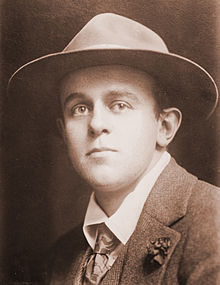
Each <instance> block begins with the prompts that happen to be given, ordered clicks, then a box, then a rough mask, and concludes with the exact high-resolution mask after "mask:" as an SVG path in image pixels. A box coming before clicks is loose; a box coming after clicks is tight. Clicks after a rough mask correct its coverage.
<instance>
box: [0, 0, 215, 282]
mask: <svg viewBox="0 0 220 285" xmlns="http://www.w3.org/2000/svg"><path fill="white" fill-rule="evenodd" d="M218 2H219V1H218V0H194V1H191V0H184V1H182V0H136V1H131V0H120V1H119V0H117V1H116V0H105V1H104V0H98V1H97V0H96V1H95V0H78V1H76V0H63V1H60V0H7V1H6V0H5V1H1V2H0V5H1V6H0V7H1V18H0V23H1V26H0V27H1V50H0V51H1V53H0V57H1V70H0V77H1V103H2V105H1V109H0V112H1V118H2V119H3V116H2V114H3V111H4V103H5V98H6V86H7V81H8V79H9V77H10V75H11V74H12V73H13V72H14V71H15V70H16V69H17V68H19V67H20V66H21V65H23V64H25V63H26V62H28V61H30V60H32V59H35V58H37V57H40V56H43V55H45V54H49V53H53V52H59V51H61V50H62V49H63V48H64V47H65V46H66V45H67V43H68V42H69V41H70V40H71V39H72V38H73V36H74V35H75V34H76V33H77V32H78V31H79V30H80V29H81V28H82V27H83V26H84V25H85V24H86V23H87V22H88V21H89V20H90V19H91V18H92V17H93V16H95V15H96V14H99V13H102V12H114V13H118V14H121V15H123V16H127V17H129V18H132V19H134V20H137V21H139V22H141V23H142V24H144V25H146V26H148V27H149V28H151V29H152V30H154V31H155V32H156V33H158V34H159V35H160V36H161V37H162V38H163V39H164V40H165V42H166V43H167V46H168V48H169V50H170V51H171V52H173V53H177V54H180V55H182V56H185V57H188V58H190V59H192V60H194V61H195V62H197V63H198V64H200V65H202V66H203V67H204V68H206V69H207V71H208V72H209V73H210V74H211V75H212V76H213V78H214V79H215V80H216V82H217V83H218V85H219V86H220V60H218V58H219V56H220V35H219V33H220V20H219V14H220V4H219V3H218ZM174 80H175V78H174ZM18 96H19V94H18ZM21 104H22V102H21ZM218 122H220V107H219V106H218V108H217V112H216V113H215V115H214V116H212V118H210V119H209V120H208V121H206V122H197V124H195V125H191V126H188V127H187V129H185V130H182V131H179V133H178V135H177V138H176V140H175V141H174V143H173V145H172V146H171V148H170V152H171V153H172V155H173V156H174V157H175V158H176V160H177V161H178V162H179V163H180V164H181V165H183V166H184V167H185V168H186V169H187V170H189V171H190V172H192V173H193V174H195V175H197V176H198V177H199V178H201V179H203V180H205V181H207V182H210V183H212V184H215V185H220V169H219V167H220V163H219V156H220V155H219V151H218V148H219V139H220V124H219V123H218ZM46 124H47V122H45V125H46ZM27 125H28V122H27ZM15 129H16V126H15ZM27 130H28V131H27ZM27 130H26V128H25V127H24V128H22V130H21V131H20V130H16V131H15V132H12V131H8V130H7V121H5V120H4V124H3V132H2V134H3V135H2V142H3V144H2V148H1V151H2V160H1V162H2V163H1V186H2V191H1V193H2V196H1V198H2V199H1V214H2V215H1V220H2V221H3V222H2V223H1V229H0V230H1V233H2V234H1V241H2V243H1V244H2V247H1V256H2V263H1V264H2V265H1V268H2V274H3V273H4V275H5V278H7V279H8V280H10V281H11V282H16V281H17V282H23V281H40V278H41V277H40V271H41V265H42V263H43V260H44V258H45V255H46V252H47V249H48V247H49V246H50V245H51V244H52V243H53V242H54V241H55V240H56V239H57V238H58V237H59V236H61V235H62V234H64V233H65V232H67V231H68V230H69V229H71V228H72V227H74V226H75V225H76V224H77V223H79V222H80V221H81V220H82V218H83V214H84V211H85V207H86V203H87V200H88V193H89V191H90V189H89V187H88V186H87V185H85V184H84V183H83V182H82V181H81V180H80V178H79V177H78V176H77V175H76V174H75V173H74V171H73V170H72V167H71V165H70V162H69V160H68V158H67V154H66V150H65V146H64V144H63V142H62V140H61V139H60V138H59V136H58V135H57V136H56V135H52V134H51V133H50V132H45V128H44V127H43V126H42V128H41V126H38V127H35V126H32V128H30V127H28V128H27ZM30 130H31V131H30ZM15 134H16V135H15ZM27 265H28V266H27ZM28 267H29V269H28Z"/></svg>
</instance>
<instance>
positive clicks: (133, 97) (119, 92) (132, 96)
mask: <svg viewBox="0 0 220 285" xmlns="http://www.w3.org/2000/svg"><path fill="white" fill-rule="evenodd" d="M105 96H106V97H107V99H109V100H113V99H117V97H119V96H120V97H122V98H128V99H130V100H132V101H133V102H136V103H139V102H140V100H139V99H138V96H137V95H136V94H134V93H132V92H128V91H127V90H123V89H122V90H117V89H115V90H110V91H108V92H106V94H105ZM85 98H86V95H85V94H83V93H80V92H74V93H71V94H69V95H68V96H67V97H66V98H65V100H64V103H63V107H64V109H65V108H66V106H67V105H68V103H69V102H71V101H72V100H74V99H85Z"/></svg>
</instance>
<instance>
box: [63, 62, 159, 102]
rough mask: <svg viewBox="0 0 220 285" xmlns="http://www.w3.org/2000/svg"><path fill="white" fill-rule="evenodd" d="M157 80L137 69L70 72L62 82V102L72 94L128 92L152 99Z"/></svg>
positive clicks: (122, 68) (116, 68) (91, 69)
mask: <svg viewBox="0 0 220 285" xmlns="http://www.w3.org/2000/svg"><path fill="white" fill-rule="evenodd" d="M154 86H155V80H154V79H153V78H152V77H151V76H150V75H149V74H147V73H145V72H143V71H141V70H138V69H136V68H132V67H128V66H121V65H108V66H94V67H89V68H83V69H79V70H76V71H72V72H69V73H68V74H67V75H66V76H65V77H64V78H63V79H62V80H61V82H60V86H59V89H60V96H61V102H63V101H64V100H65V98H66V97H67V96H69V95H70V94H71V93H84V94H86V95H89V94H90V93H92V92H94V93H95V94H96V92H97V91H98V92H102V93H103V94H104V93H105V92H108V91H109V92H110V91H114V89H116V90H118V91H125V92H126V91H128V92H133V93H135V94H145V96H147V95H149V96H151V97H152V95H153V89H154Z"/></svg>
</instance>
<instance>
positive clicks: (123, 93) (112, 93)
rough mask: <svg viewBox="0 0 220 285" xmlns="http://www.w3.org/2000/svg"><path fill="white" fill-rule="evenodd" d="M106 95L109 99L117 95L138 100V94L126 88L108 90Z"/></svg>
mask: <svg viewBox="0 0 220 285" xmlns="http://www.w3.org/2000/svg"><path fill="white" fill-rule="evenodd" d="M107 96H108V98H109V99H114V98H117V97H119V96H120V97H123V98H128V99H130V100H132V101H134V102H140V100H139V98H138V96H137V95H136V94H134V93H132V92H129V91H127V90H123V89H122V90H120V89H119V90H117V89H116V90H112V91H110V92H108V93H107Z"/></svg>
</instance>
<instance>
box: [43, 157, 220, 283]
mask: <svg viewBox="0 0 220 285" xmlns="http://www.w3.org/2000/svg"><path fill="white" fill-rule="evenodd" d="M159 238H166V239H169V240H170V244H168V245H167V255H165V256H164V258H161V262H158V261H157V260H156V258H155V256H154V255H152V254H150V253H149V249H155V248H154V245H155V243H154V242H155V241H158V240H159ZM153 241H154V242H153ZM90 253H91V249H90V248H89V247H88V244H87V242H86V240H85V238H84V236H83V233H82V226H79V227H78V228H76V229H74V230H72V231H71V232H69V233H68V234H66V235H65V236H64V237H62V238H61V239H60V240H59V241H58V242H57V243H56V245H55V247H54V248H53V250H52V255H51V259H50V262H49V264H50V270H48V272H47V282H48V283H49V284H66V285H69V284H71V285H73V284H74V285H77V284H81V278H82V274H83V271H84V267H83V265H84V263H85V261H86V259H87V258H88V255H89V254H90ZM160 257H161V256H160ZM102 284H103V285H116V284H124V285H131V284H132V285H133V284H154V285H156V284H171V285H175V284H187V285H195V284H199V285H201V284H206V285H207V284H209V285H211V284H220V191H219V189H218V188H216V187H214V186H212V185H210V184H208V183H206V182H203V181H200V180H198V179H197V178H196V177H195V176H193V175H191V174H189V173H188V172H187V171H186V170H185V169H183V168H182V167H180V166H179V165H178V164H177V163H176V162H175V160H174V159H171V161H170V163H169V164H168V166H167V167H166V168H165V169H164V171H163V172H162V173H161V175H160V176H159V178H158V180H157V182H156V183H155V185H154V187H153V189H152V190H151V192H150V195H149V197H148V199H147V201H146V202H145V205H144V208H143V211H142V213H141V216H140V218H139V221H138V224H137V226H136V229H135V231H134V233H133V234H132V236H131V238H130V239H129V241H128V242H127V244H126V245H125V247H124V249H123V250H122V251H121V252H120V254H119V256H118V258H117V260H116V261H115V263H114V264H113V266H112V268H111V269H110V270H109V272H108V273H107V274H106V276H105V277H104V279H103V281H102Z"/></svg>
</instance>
